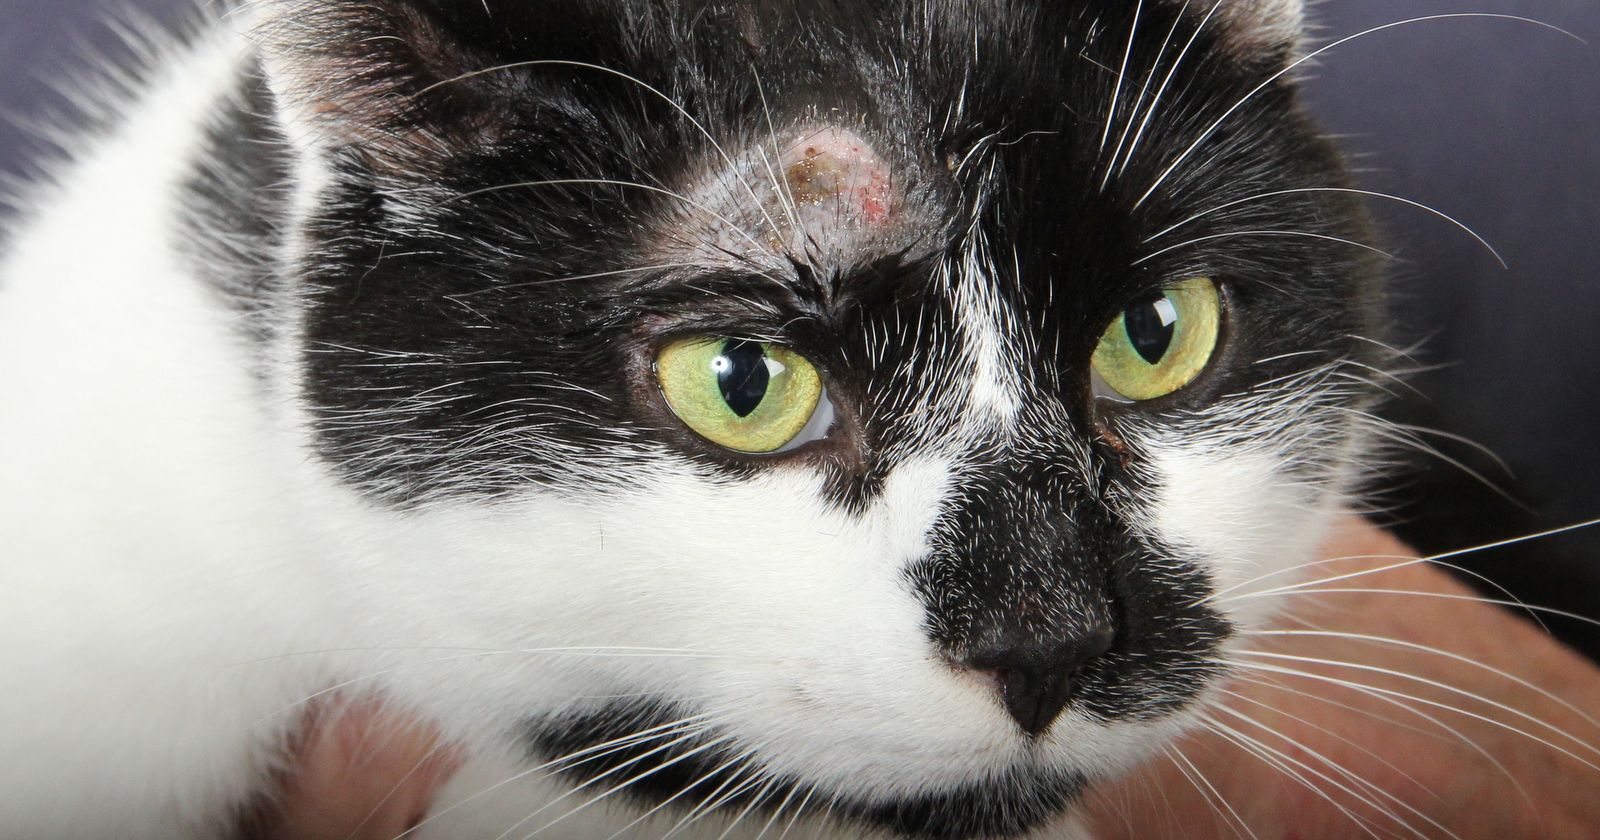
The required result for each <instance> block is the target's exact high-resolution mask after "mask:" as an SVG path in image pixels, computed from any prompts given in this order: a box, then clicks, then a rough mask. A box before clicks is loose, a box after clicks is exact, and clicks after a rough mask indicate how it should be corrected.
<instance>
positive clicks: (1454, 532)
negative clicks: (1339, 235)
mask: <svg viewBox="0 0 1600 840" xmlns="http://www.w3.org/2000/svg"><path fill="white" fill-rule="evenodd" d="M530 2H532V0H530ZM183 5H184V0H137V1H136V2H131V1H130V0H125V1H124V2H117V0H0V9H3V11H4V15H3V23H0V110H3V111H4V112H6V113H8V114H22V115H32V116H36V115H38V114H41V113H44V112H48V111H49V110H51V109H52V108H58V107H59V106H60V104H61V103H60V99H59V98H58V97H56V96H54V95H53V94H52V93H51V91H50V85H49V83H48V82H47V81H46V80H49V79H59V78H60V77H61V75H62V71H63V70H64V69H67V68H71V67H74V66H77V65H79V64H81V62H80V61H79V60H78V57H80V56H82V55H84V54H86V53H97V52H100V53H103V52H106V51H108V50H110V51H113V52H114V51H115V44H116V39H115V38H113V37H110V36H109V33H108V31H107V30H106V29H105V28H104V27H102V26H98V25H96V24H95V23H94V21H96V20H98V19H100V18H103V17H105V16H106V12H107V11H108V10H110V9H115V8H124V9H125V8H127V7H129V6H133V7H137V8H140V9H142V10H143V11H144V13H145V14H147V15H153V16H155V17H157V18H161V17H171V16H172V10H173V9H174V8H182V7H183ZM1469 12H1481V13H1489V14H1500V15H1520V16H1525V17H1530V18H1535V19H1537V20H1539V21H1543V22H1546V23H1549V24H1552V25H1554V26H1558V27H1561V28H1564V29H1566V30H1568V31H1570V32H1572V33H1574V34H1576V35H1578V36H1580V37H1582V38H1585V39H1588V40H1589V41H1591V42H1592V43H1593V45H1590V44H1584V43H1580V42H1579V41H1576V40H1574V39H1572V38H1569V37H1566V36H1564V35H1561V34H1559V33H1556V32H1553V31H1550V30H1548V29H1544V28H1541V27H1539V26H1536V25H1532V24H1529V23H1523V22H1518V21H1513V20H1505V19H1483V18H1479V19H1449V20H1433V21H1425V22H1418V23H1413V24H1408V25H1405V26H1400V27H1397V28H1394V29H1389V30H1386V31H1381V32H1376V33H1373V34H1371V35H1367V36H1363V37H1361V38H1359V39H1357V40H1355V41H1353V42H1351V43H1349V44H1346V45H1344V46H1341V47H1339V48H1337V49H1336V50H1334V51H1332V52H1330V53H1328V54H1327V55H1326V56H1324V57H1322V58H1321V59H1320V60H1319V61H1318V63H1317V65H1316V67H1315V68H1314V69H1313V70H1312V75H1313V78H1312V79H1311V80H1310V82H1309V86H1308V95H1309V101H1310V103H1311V106H1312V108H1313V110H1314V111H1315V112H1316V113H1317V114H1318V115H1319V117H1320V118H1321V119H1322V121H1323V123H1324V125H1325V126H1326V127H1327V128H1328V130H1329V131H1330V132H1332V133H1334V134H1337V135H1340V136H1341V138H1342V139H1341V143H1342V145H1343V146H1344V148H1346V149H1347V150H1348V151H1349V152H1350V153H1351V154H1352V156H1353V160H1354V161H1355V163H1356V165H1357V166H1358V167H1359V168H1360V169H1361V181H1362V186H1364V187H1366V188H1368V189H1372V190H1379V191H1383V192H1389V193H1393V194H1395V195H1399V196H1403V197H1405V198H1408V199H1411V200H1414V201H1419V202H1423V203H1425V204H1429V205H1432V206H1434V207H1436V208H1438V209H1439V210H1441V211H1443V212H1445V213H1448V214H1450V215H1452V216H1455V217H1456V218H1458V219H1460V220H1461V221H1463V222H1464V223H1466V224H1468V225H1470V226H1471V227H1473V228H1474V229H1475V230H1476V231H1477V232H1478V233H1480V234H1481V235H1482V236H1484V237H1485V238H1486V239H1488V240H1489V241H1490V242H1491V243H1493V244H1494V246H1495V247H1496V248H1498V249H1499V250H1500V252H1501V254H1502V255H1503V256H1504V257H1505V259H1506V261H1507V262H1508V263H1509V264H1510V267H1509V268H1508V269H1502V268H1501V267H1500V266H1499V265H1498V263H1497V262H1496V261H1495V260H1494V259H1493V258H1492V257H1491V256H1490V255H1489V254H1488V253H1487V252H1486V251H1485V250H1484V249H1483V248H1482V246H1480V245H1479V244H1478V243H1477V242H1475V241H1474V240H1473V239H1472V238H1471V237H1470V236H1468V235H1466V234H1464V233H1462V232H1461V231H1459V230H1457V229H1456V228H1454V227H1453V226H1451V225H1450V224H1448V223H1446V222H1444V221H1441V220H1439V219H1437V218H1434V217H1432V216H1430V215H1428V214H1426V213H1423V212H1421V211H1417V210H1414V209H1410V208H1407V207H1406V206H1404V205H1401V204H1398V203H1394V202H1384V201H1375V202H1373V205H1374V211H1375V212H1376V213H1377V214H1378V216H1379V218H1380V219H1381V220H1382V222H1383V224H1384V228H1385V230H1386V231H1387V233H1388V235H1389V237H1390V244H1391V245H1392V246H1393V247H1392V250H1395V251H1397V253H1399V254H1400V255H1401V256H1402V257H1403V260H1402V261H1401V262H1400V263H1399V264H1398V265H1397V266H1396V270H1395V281H1396V282H1395V287H1396V289H1397V293H1398V300H1399V310H1400V314H1401V315H1402V318H1403V322H1404V324H1405V332H1406V334H1407V335H1408V336H1410V337H1411V338H1413V339H1423V338H1426V339H1427V341H1426V343H1425V344H1424V345H1423V349H1422V350H1421V351H1420V352H1419V353H1418V354H1417V359H1418V361H1419V363H1421V364H1425V365H1434V366H1437V368H1436V369H1434V370H1431V371H1429V372H1425V373H1420V374H1418V375H1416V376H1415V377H1414V378H1413V380H1412V382H1413V384H1414V385H1415V386H1416V387H1417V389H1418V390H1420V391H1421V392H1422V393H1423V394H1424V395H1425V396H1424V397H1418V396H1415V395H1412V396H1407V397H1405V398H1404V399H1403V400H1402V401H1400V402H1399V403H1397V404H1396V405H1394V406H1392V407H1391V408H1389V409H1388V411H1389V413H1390V415H1391V416H1392V417H1394V418H1395V419H1398V420H1401V421H1405V422H1413V423H1418V424H1421V425H1426V426H1428V427H1431V428H1437V429H1443V430H1448V431H1450V432H1453V433H1456V434H1460V435H1464V436H1466V437H1469V438H1471V439H1472V440H1474V441H1477V442H1479V443H1481V444H1483V445H1484V446H1487V447H1488V448H1490V449H1492V450H1493V451H1494V452H1495V453H1497V454H1498V455H1499V456H1500V457H1502V458H1503V459H1505V461H1506V462H1507V463H1508V464H1509V465H1510V466H1511V468H1512V471H1513V473H1514V476H1513V475H1508V474H1506V473H1505V472H1503V471H1499V470H1498V469H1497V468H1496V467H1495V465H1494V464H1493V462H1491V461H1489V460H1488V459H1486V458H1484V457H1482V456H1481V455H1478V454H1476V453H1474V452H1473V451H1472V450H1471V449H1469V448H1467V447H1464V446H1461V445H1457V444H1453V443H1450V442H1448V441H1443V442H1441V448H1442V449H1444V450H1445V451H1446V453H1447V454H1449V455H1450V456H1451V457H1454V458H1457V459H1460V460H1463V461H1466V462H1468V463H1470V464H1471V465H1472V466H1473V467H1474V468H1476V469H1478V470H1480V471H1482V472H1484V473H1485V474H1487V475H1489V477H1490V478H1492V479H1493V480H1494V481H1495V483H1496V484H1498V485H1499V486H1501V487H1503V488H1505V489H1507V490H1508V491H1509V492H1510V493H1511V494H1512V495H1514V496H1516V497H1517V498H1518V499H1519V500H1521V502H1522V503H1523V504H1524V505H1525V506H1526V507H1525V508H1523V507H1517V506H1515V505H1512V504H1510V503H1508V502H1505V501H1504V500H1502V499H1500V498H1499V497H1497V496H1496V495H1494V494H1493V493H1491V492H1489V491H1487V490H1485V489H1484V488H1483V487H1482V485H1481V484H1478V483H1477V482H1475V481H1474V480H1473V479H1471V478H1470V477H1468V476H1467V475H1466V474H1465V473H1463V472H1462V471H1460V470H1459V469H1456V468H1454V467H1450V466H1447V465H1444V464H1442V463H1441V462H1439V461H1436V460H1435V461H1430V460H1427V459H1417V460H1416V462H1415V464H1414V465H1413V467H1412V468H1411V469H1410V470H1409V471H1407V472H1406V473H1404V474H1403V475H1401V476H1399V477H1397V479H1396V481H1395V482H1394V484H1393V487H1391V488H1390V490H1389V492H1388V493H1387V494H1385V495H1384V496H1383V498H1384V499H1385V500H1386V501H1387V502H1388V503H1390V504H1391V505H1392V506H1393V507H1394V511H1393V513H1391V514H1390V515H1389V517H1388V520H1387V521H1388V522H1389V523H1390V524H1391V525H1392V526H1393V527H1394V528H1395V529H1396V530H1397V531H1399V532H1400V533H1401V534H1402V536H1404V537H1406V538H1407V539H1409V540H1411V541H1413V542H1414V543H1415V544H1417V545H1418V546H1419V547H1421V548H1423V549H1425V550H1430V551H1438V550H1445V549H1451V548H1458V547H1463V546H1466V545H1472V544H1476V543H1478V542H1482V541H1487V540H1491V539H1498V538H1504V537H1510V536H1514V535H1517V534H1519V533H1527V532H1529V531H1531V530H1534V529H1537V528H1543V527H1550V526H1556V525H1565V524H1569V523H1573V522H1578V521H1582V520H1586V519H1589V518H1592V517H1600V431H1597V425H1600V423H1597V420H1596V419H1595V418H1596V417H1597V416H1600V329H1596V326H1595V321H1596V320H1597V318H1600V196H1597V191H1600V2H1595V0H1325V2H1322V3H1320V4H1317V5H1316V6H1314V7H1313V9H1312V17H1313V19H1314V21H1315V22H1316V23H1317V25H1318V28H1317V30H1316V32H1315V35H1316V37H1317V38H1318V39H1319V42H1320V43H1328V42H1331V41H1333V40H1336V39H1338V38H1341V37H1343V36H1346V35H1351V34H1354V33H1357V32H1360V31H1362V30H1365V29H1368V28H1371V27H1376V26H1381V25H1384V24H1388V23H1392V22H1395V21H1401V20H1406V19H1409V18H1415V17H1422V16H1428V15H1442V14H1459V13H1469ZM25 137H26V132H25V131H24V130H23V129H21V128H19V127H18V125H17V124H16V123H15V122H12V121H0V171H7V172H15V171H17V170H18V169H19V167H20V166H21V163H20V162H21V161H22V160H23V159H24V158H25V157H26V156H28V155H29V154H31V152H29V151H27V149H28V148H29V147H30V146H36V145H37V144H31V143H29V142H26V141H25ZM1462 562H1463V563H1464V564H1466V565H1469V566H1471V567H1472V568H1473V569H1474V570H1476V571H1479V572H1482V573H1485V574H1488V575H1490V576H1491V577H1493V578H1494V579H1495V580H1496V581H1497V582H1498V583H1501V584H1504V585H1505V586H1507V587H1509V588H1510V589H1512V590H1513V591H1514V592H1516V594H1518V595H1519V596H1522V597H1526V598H1529V599H1530V600H1535V601H1538V602H1541V603H1545V604H1549V605H1552V606H1557V607H1563V608H1566V609H1573V610H1579V611H1585V612H1590V613H1600V528H1596V529H1590V530H1588V531H1585V532H1580V533H1576V534H1572V535H1568V536H1565V537H1559V538H1552V539H1547V540H1541V541H1539V542H1538V543H1537V544H1532V545H1526V546H1519V547H1518V548H1517V550H1515V551H1500V552H1485V553H1479V554H1476V555H1472V556H1469V557H1467V558H1462ZM1552 626H1553V627H1554V629H1556V630H1557V632H1559V633H1561V634H1562V635H1563V636H1564V637H1565V638H1567V639H1568V640H1570V641H1573V642H1574V643H1576V644H1578V645H1580V646H1581V647H1583V648H1585V649H1586V650H1588V651H1589V652H1590V653H1591V655H1595V654H1597V653H1600V633H1597V632H1594V631H1593V629H1592V628H1586V627H1584V626H1583V625H1581V624H1578V623H1575V622H1566V623H1561V622H1553V623H1552Z"/></svg>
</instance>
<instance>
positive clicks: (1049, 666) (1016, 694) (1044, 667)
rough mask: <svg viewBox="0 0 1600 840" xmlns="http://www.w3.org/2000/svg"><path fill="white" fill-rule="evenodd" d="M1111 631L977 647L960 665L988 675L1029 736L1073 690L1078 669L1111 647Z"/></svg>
mask: <svg viewBox="0 0 1600 840" xmlns="http://www.w3.org/2000/svg"><path fill="white" fill-rule="evenodd" d="M1113 638H1114V634H1113V633H1112V631H1111V629H1110V628H1109V627H1096V628H1093V629H1091V630H1088V631H1086V632H1084V633H1082V634H1080V635H1076V636H1073V637H1072V638H1068V639H1061V638H1054V639H1032V640H1029V641H1027V642H1023V643H1013V644H1009V645H1003V646H998V647H995V648H990V649H988V650H983V651H980V652H978V653H975V654H973V655H972V656H969V657H968V658H967V659H966V661H965V663H964V664H965V665H967V666H968V667H970V668H972V669H974V670H977V671H983V672H985V673H987V674H989V675H990V676H991V677H992V678H993V679H994V682H995V686H996V688H997V689H998V690H999V693H1000V700H1001V703H1002V704H1003V705H1004V706H1005V709H1006V712H1007V713H1009V714H1010V715H1011V718H1012V719H1013V720H1015V721H1016V722H1017V725H1018V726H1021V727H1022V731H1024V732H1026V733H1028V734H1029V735H1040V734H1042V733H1043V732H1044V731H1045V730H1046V729H1049V728H1050V724H1052V723H1054V722H1055V720H1056V718H1058V717H1060V716H1061V712H1062V710H1063V709H1065V708H1066V706H1067V703H1068V702H1069V701H1071V699H1072V696H1073V695H1074V694H1075V693H1076V692H1077V688H1078V682H1079V681H1078V679H1077V677H1078V676H1079V673H1080V672H1081V671H1082V670H1083V668H1084V666H1086V665H1088V664H1089V663H1090V662H1091V661H1093V660H1094V659H1095V658H1096V657H1098V656H1101V655H1102V654H1104V653H1105V652H1106V651H1108V650H1110V649H1111V644H1112V640H1113Z"/></svg>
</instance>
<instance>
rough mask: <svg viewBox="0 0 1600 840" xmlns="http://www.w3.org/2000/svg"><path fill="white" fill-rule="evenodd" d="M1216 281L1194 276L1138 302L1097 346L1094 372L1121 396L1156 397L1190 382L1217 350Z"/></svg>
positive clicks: (1218, 312)
mask: <svg viewBox="0 0 1600 840" xmlns="http://www.w3.org/2000/svg"><path fill="white" fill-rule="evenodd" d="M1221 316H1222V301H1221V299H1220V298H1219V297H1218V295H1217V285H1216V284H1215V283H1213V282H1211V280H1210V279H1208V278H1205V277H1194V278H1191V279H1189V280H1185V281H1183V282H1182V283H1179V284H1177V285H1176V286H1173V287H1171V288H1169V289H1167V290H1165V291H1164V292H1162V293H1161V294H1159V295H1155V296H1152V297H1149V298H1145V299H1144V300H1141V301H1139V302H1138V303H1135V304H1134V305H1132V306H1130V307H1128V308H1127V309H1126V310H1124V311H1123V313H1122V314H1121V315H1118V316H1117V320H1115V321H1112V322H1111V326H1110V327H1107V328H1106V332H1105V335H1102V336H1100V346H1098V347H1096V348H1095V349H1094V359H1093V364H1094V370H1095V373H1097V374H1099V375H1100V379H1101V381H1103V382H1104V383H1105V384H1106V385H1107V386H1108V387H1110V388H1111V390H1112V391H1115V392H1116V393H1117V395H1120V396H1121V397H1123V398H1125V399H1128V400H1135V401H1137V400H1153V399H1155V398H1156V397H1164V396H1166V395H1168V394H1170V393H1172V392H1173V391H1176V390H1178V389H1179V388H1182V387H1183V386H1185V385H1188V384H1189V383H1190V382H1192V381H1193V380H1194V378H1195V377H1196V376H1199V375H1200V371H1202V370H1204V369H1205V366H1206V363H1207V362H1209V361H1211V354H1212V353H1213V352H1214V351H1215V350H1216V349H1217V334H1218V325H1219V323H1220V322H1221V320H1222V317H1221Z"/></svg>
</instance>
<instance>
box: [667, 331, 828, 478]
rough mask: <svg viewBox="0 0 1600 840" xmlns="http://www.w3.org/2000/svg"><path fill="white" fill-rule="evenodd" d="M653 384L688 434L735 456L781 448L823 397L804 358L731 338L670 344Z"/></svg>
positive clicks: (810, 416)
mask: <svg viewBox="0 0 1600 840" xmlns="http://www.w3.org/2000/svg"><path fill="white" fill-rule="evenodd" d="M656 378H657V379H658V380H659V381H660V382H661V393H662V395H663V396H665V397H666V398H667V405H669V406H671V407H672V411H673V413H675V414H677V415H678V418H679V419H681V420H683V422H684V423H686V424H687V425H688V426H689V428H691V429H693V430H695V431H696V432H698V433H700V435H701V436H703V437H705V438H706V439H707V440H710V441H711V442H712V443H716V444H719V445H721V446H726V447H728V448H729V449H735V450H738V451H740V452H775V451H777V450H779V449H782V448H783V447H784V446H785V445H786V444H788V443H789V442H791V441H793V440H794V439H795V437H796V436H797V435H799V434H800V432H801V430H803V429H805V428H806V424H807V423H808V422H809V421H810V420H811V418H812V415H813V414H815V413H816V411H817V402H818V401H819V400H820V399H821V398H822V378H821V377H820V376H818V375H817V369H816V368H814V367H812V366H811V363H810V362H808V361H806V360H805V358H804V357H802V356H800V355H799V354H798V353H795V352H793V351H791V350H786V349H784V348H782V347H778V346H777V345H773V344H763V343H761V342H758V341H745V340H742V339H737V338H712V337H707V336H701V337H697V338H689V339H684V340H682V341H676V342H673V343H672V344H670V345H668V346H667V347H666V349H664V350H662V351H661V355H659V356H657V357H656Z"/></svg>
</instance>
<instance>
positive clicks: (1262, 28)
mask: <svg viewBox="0 0 1600 840" xmlns="http://www.w3.org/2000/svg"><path fill="white" fill-rule="evenodd" d="M1218 2H1220V3H1222V7H1221V8H1220V9H1219V11H1221V12H1222V13H1223V14H1225V15H1226V17H1227V20H1228V22H1229V24H1230V26H1231V28H1232V33H1233V36H1234V39H1235V40H1236V41H1237V42H1238V43H1239V45H1240V46H1241V47H1243V48H1244V49H1248V50H1251V51H1255V52H1264V53H1268V54H1275V55H1278V56H1289V55H1292V54H1294V53H1295V52H1297V51H1298V48H1299V44H1300V39H1301V37H1302V36H1303V35H1304V34H1305V26H1306V14H1305V13H1306V4H1305V0H1218Z"/></svg>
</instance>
